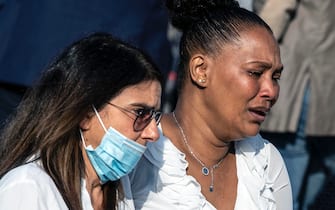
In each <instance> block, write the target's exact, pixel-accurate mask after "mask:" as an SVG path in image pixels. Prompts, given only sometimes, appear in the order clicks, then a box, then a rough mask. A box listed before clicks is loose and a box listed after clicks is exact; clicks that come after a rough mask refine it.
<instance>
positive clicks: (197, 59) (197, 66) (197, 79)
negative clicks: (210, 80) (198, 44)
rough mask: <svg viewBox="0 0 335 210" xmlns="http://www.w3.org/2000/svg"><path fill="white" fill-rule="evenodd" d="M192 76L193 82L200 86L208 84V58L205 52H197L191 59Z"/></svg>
mask: <svg viewBox="0 0 335 210" xmlns="http://www.w3.org/2000/svg"><path fill="white" fill-rule="evenodd" d="M189 66H190V77H191V80H192V82H193V83H195V84H197V85H198V86H199V87H203V88H204V87H206V86H207V71H208V63H207V58H206V56H204V55H203V54H195V55H194V56H192V58H191V59H190V65H189Z"/></svg>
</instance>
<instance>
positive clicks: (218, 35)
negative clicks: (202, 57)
mask: <svg viewBox="0 0 335 210" xmlns="http://www.w3.org/2000/svg"><path fill="white" fill-rule="evenodd" d="M166 7H167V8H168V10H169V14H170V20H171V23H172V25H173V26H174V27H176V28H177V29H179V30H180V31H182V32H183V33H182V37H181V40H180V48H179V50H180V63H179V72H178V73H180V76H179V77H180V79H181V82H182V83H183V82H184V80H185V78H186V77H185V76H186V75H185V72H186V70H187V68H188V62H189V59H190V58H191V56H192V55H193V54H194V53H204V54H207V55H212V56H215V55H218V53H219V52H220V51H221V50H222V48H223V46H225V45H226V44H227V43H232V42H237V41H238V40H239V38H240V34H241V32H242V31H244V30H248V29H250V28H253V27H255V26H260V27H264V28H266V29H267V30H268V31H269V32H270V33H272V31H271V29H270V27H269V26H268V25H267V24H266V23H265V22H264V21H263V20H262V19H261V18H260V17H259V16H257V15H256V14H255V13H253V12H250V11H248V10H246V9H244V8H241V7H240V6H239V4H238V2H237V1H235V0H166Z"/></svg>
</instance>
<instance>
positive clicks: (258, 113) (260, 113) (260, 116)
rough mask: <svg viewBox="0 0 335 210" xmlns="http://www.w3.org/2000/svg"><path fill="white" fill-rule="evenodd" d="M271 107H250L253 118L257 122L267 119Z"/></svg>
mask: <svg viewBox="0 0 335 210" xmlns="http://www.w3.org/2000/svg"><path fill="white" fill-rule="evenodd" d="M269 111H270V109H269V108H267V107H253V108H250V109H249V112H250V113H251V117H252V120H253V121H255V122H257V123H262V122H264V120H265V117H266V115H267V114H268V113H269Z"/></svg>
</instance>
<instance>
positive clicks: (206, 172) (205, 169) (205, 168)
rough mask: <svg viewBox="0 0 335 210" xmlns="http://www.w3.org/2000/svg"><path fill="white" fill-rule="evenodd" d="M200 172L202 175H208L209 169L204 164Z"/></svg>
mask: <svg viewBox="0 0 335 210" xmlns="http://www.w3.org/2000/svg"><path fill="white" fill-rule="evenodd" d="M201 172H202V174H203V175H205V176H208V174H209V169H208V168H207V167H206V166H204V167H202V169H201Z"/></svg>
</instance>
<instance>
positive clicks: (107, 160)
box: [80, 107, 146, 184]
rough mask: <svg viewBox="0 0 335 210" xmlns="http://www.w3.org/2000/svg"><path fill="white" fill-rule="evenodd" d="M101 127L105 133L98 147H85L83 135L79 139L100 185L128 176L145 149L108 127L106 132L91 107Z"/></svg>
mask: <svg viewBox="0 0 335 210" xmlns="http://www.w3.org/2000/svg"><path fill="white" fill-rule="evenodd" d="M93 109H94V112H95V114H96V115H97V117H98V119H99V122H100V124H101V126H102V127H103V128H104V130H105V131H106V133H105V135H104V136H103V138H102V140H101V142H100V144H99V146H97V147H96V148H95V149H93V147H92V146H91V145H88V146H86V145H85V141H84V137H83V134H82V132H81V130H80V134H81V138H82V141H83V144H84V147H85V150H86V153H87V155H88V157H89V159H90V161H91V163H92V165H93V167H94V169H95V171H96V173H97V174H98V176H99V178H100V181H101V183H102V184H104V183H106V182H107V181H115V180H118V179H120V178H121V177H122V176H125V175H126V174H128V173H129V172H130V171H131V170H132V169H133V168H134V167H135V165H136V164H137V162H138V161H139V160H140V158H141V157H142V155H143V153H144V151H145V149H146V147H145V146H143V145H141V144H139V143H137V142H135V141H133V140H131V139H128V138H127V137H125V136H124V135H122V134H121V133H120V132H118V131H117V130H115V129H114V128H112V127H110V128H109V129H108V130H106V127H105V125H104V124H103V122H102V120H101V118H100V115H99V113H98V112H97V110H96V109H95V107H93Z"/></svg>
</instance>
